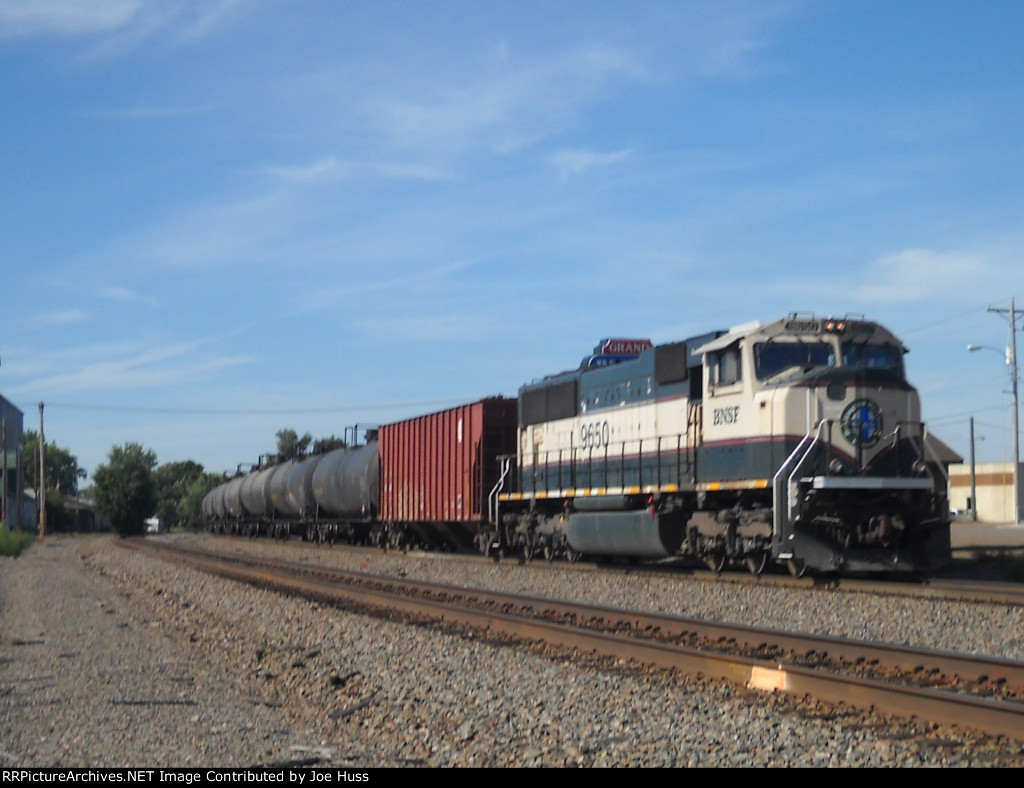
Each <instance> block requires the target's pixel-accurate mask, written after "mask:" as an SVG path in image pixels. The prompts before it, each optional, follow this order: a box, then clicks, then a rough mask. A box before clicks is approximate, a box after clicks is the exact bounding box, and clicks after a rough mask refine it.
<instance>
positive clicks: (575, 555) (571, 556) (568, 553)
mask: <svg viewBox="0 0 1024 788" xmlns="http://www.w3.org/2000/svg"><path fill="white" fill-rule="evenodd" d="M582 557H583V553H580V552H578V551H576V550H573V549H572V548H571V547H566V548H565V560H566V561H568V562H569V563H570V564H575V563H576V562H577V561H579V560H580V559H581V558H582Z"/></svg>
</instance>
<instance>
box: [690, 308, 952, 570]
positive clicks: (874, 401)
mask: <svg viewBox="0 0 1024 788" xmlns="http://www.w3.org/2000/svg"><path fill="white" fill-rule="evenodd" d="M698 352H700V353H703V355H704V366H705V386H704V401H703V415H702V420H703V436H704V443H703V445H702V446H701V449H700V459H699V461H698V465H699V467H700V468H701V483H700V485H699V488H700V489H701V490H702V492H703V493H704V495H705V496H706V498H705V500H706V501H707V505H708V506H709V508H711V509H712V510H714V511H715V512H716V514H717V517H718V518H719V520H722V519H726V520H728V519H730V518H731V519H732V520H734V521H735V522H736V523H737V526H738V527H740V528H742V526H743V525H744V522H745V520H746V519H750V517H749V514H748V512H750V511H751V510H752V508H754V507H757V506H762V507H770V508H771V512H772V516H771V528H770V533H771V550H770V552H771V554H772V555H774V556H775V557H776V559H777V560H780V561H784V562H786V563H787V564H788V565H789V567H790V570H791V571H793V572H794V573H795V574H802V573H803V572H804V571H805V570H807V569H812V570H814V571H816V572H832V571H840V570H842V571H845V572H857V571H861V570H863V571H868V570H871V571H877V570H878V568H879V566H884V567H888V568H889V569H891V570H892V571H897V572H899V571H908V572H909V571H919V570H921V569H930V568H934V567H936V566H938V565H941V564H942V563H944V561H945V560H946V557H947V556H948V554H949V524H948V519H947V515H946V512H945V510H946V506H945V504H944V490H943V485H941V484H937V483H936V480H935V479H933V478H932V476H931V472H930V470H929V467H928V464H927V462H926V457H925V456H924V447H925V444H926V441H925V429H924V425H923V423H922V422H921V415H920V401H919V398H918V395H917V391H916V390H915V389H914V388H913V387H912V386H910V385H909V384H908V383H907V381H906V378H905V374H904V365H903V355H904V353H905V352H906V349H905V348H904V347H903V345H902V343H900V342H899V340H897V339H896V337H895V336H893V335H892V334H891V333H889V332H888V331H886V330H885V329H884V328H882V327H881V326H879V325H878V324H876V323H870V322H866V321H864V320H850V319H842V320H838V319H832V318H829V319H818V318H814V317H813V316H809V317H807V316H798V315H791V316H790V317H789V318H786V319H784V320H779V321H776V322H774V323H770V324H767V325H764V326H761V325H750V326H742V327H739V328H737V329H733V330H732V331H730V332H728V333H726V334H725V335H723V336H721V337H719V338H718V339H716V340H714V341H713V342H710V343H708V344H707V345H705V346H704V347H702V348H698ZM729 490H731V491H732V494H726V491H729ZM758 490H763V491H764V492H763V494H758V493H757V491H758ZM731 507H734V509H735V514H730V511H732V509H731ZM734 530H735V528H734ZM759 534H760V535H761V536H763V535H764V528H762V529H761V530H760V532H759ZM737 551H738V552H741V553H742V552H750V544H747V545H746V547H744V546H743V545H740V546H739V547H738V548H737V547H736V546H733V552H737Z"/></svg>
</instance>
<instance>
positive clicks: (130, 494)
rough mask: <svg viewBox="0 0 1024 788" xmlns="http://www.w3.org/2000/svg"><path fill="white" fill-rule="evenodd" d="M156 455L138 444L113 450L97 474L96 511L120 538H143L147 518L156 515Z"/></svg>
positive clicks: (94, 498)
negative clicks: (133, 535) (136, 535)
mask: <svg viewBox="0 0 1024 788" xmlns="http://www.w3.org/2000/svg"><path fill="white" fill-rule="evenodd" d="M155 467H156V454H155V453H154V452H152V451H149V450H148V449H144V448H142V446H140V445H139V444H138V443H126V444H124V446H115V447H114V448H112V449H111V450H110V457H109V460H108V462H107V464H105V465H101V466H99V467H98V468H97V469H96V472H95V473H94V474H93V480H92V497H93V502H94V504H95V506H96V511H97V512H98V513H99V514H101V515H103V516H104V517H106V518H107V520H108V522H109V523H110V527H111V528H113V529H114V531H116V532H117V534H118V535H120V536H128V535H130V534H141V533H143V532H144V531H145V528H146V518H147V517H151V516H152V515H153V513H154V512H155V511H156V482H155V481H154V478H153V469H154V468H155Z"/></svg>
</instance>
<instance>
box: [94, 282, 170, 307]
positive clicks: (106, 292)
mask: <svg viewBox="0 0 1024 788" xmlns="http://www.w3.org/2000/svg"><path fill="white" fill-rule="evenodd" d="M99 294H100V297H101V298H105V299H107V300H108V301H117V302H118V303H121V304H141V305H143V306H159V305H160V302H159V301H158V300H157V299H155V298H153V297H151V296H145V295H142V294H140V293H137V292H135V291H134V290H131V289H129V288H127V287H106V288H104V289H102V290H100V293H99Z"/></svg>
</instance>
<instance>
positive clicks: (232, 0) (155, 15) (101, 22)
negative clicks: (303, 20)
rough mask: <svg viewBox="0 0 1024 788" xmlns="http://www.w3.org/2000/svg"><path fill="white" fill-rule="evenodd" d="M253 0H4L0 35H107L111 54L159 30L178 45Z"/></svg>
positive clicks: (231, 16) (219, 26)
mask: <svg viewBox="0 0 1024 788" xmlns="http://www.w3.org/2000/svg"><path fill="white" fill-rule="evenodd" d="M255 4H256V3H254V2H253V0H0V37H7V38H17V37H22V36H38V35H61V36H77V37H96V36H103V37H104V39H105V40H104V41H103V42H102V43H101V49H102V50H103V51H106V52H107V53H108V54H109V53H112V52H117V51H127V50H130V49H132V48H133V47H134V46H136V45H138V44H139V43H141V42H142V41H144V40H146V39H148V38H150V37H152V36H154V35H156V34H159V33H167V34H168V36H169V38H170V39H171V40H173V41H175V42H177V43H184V42H189V41H194V40H196V39H200V38H204V37H206V36H209V35H211V34H213V33H214V32H216V31H218V30H220V29H222V27H223V26H224V25H226V24H227V23H228V22H229V21H231V20H233V19H234V18H236V17H237V16H238V14H239V13H241V12H244V11H246V10H247V9H249V8H251V7H252V6H254V5H255Z"/></svg>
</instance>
